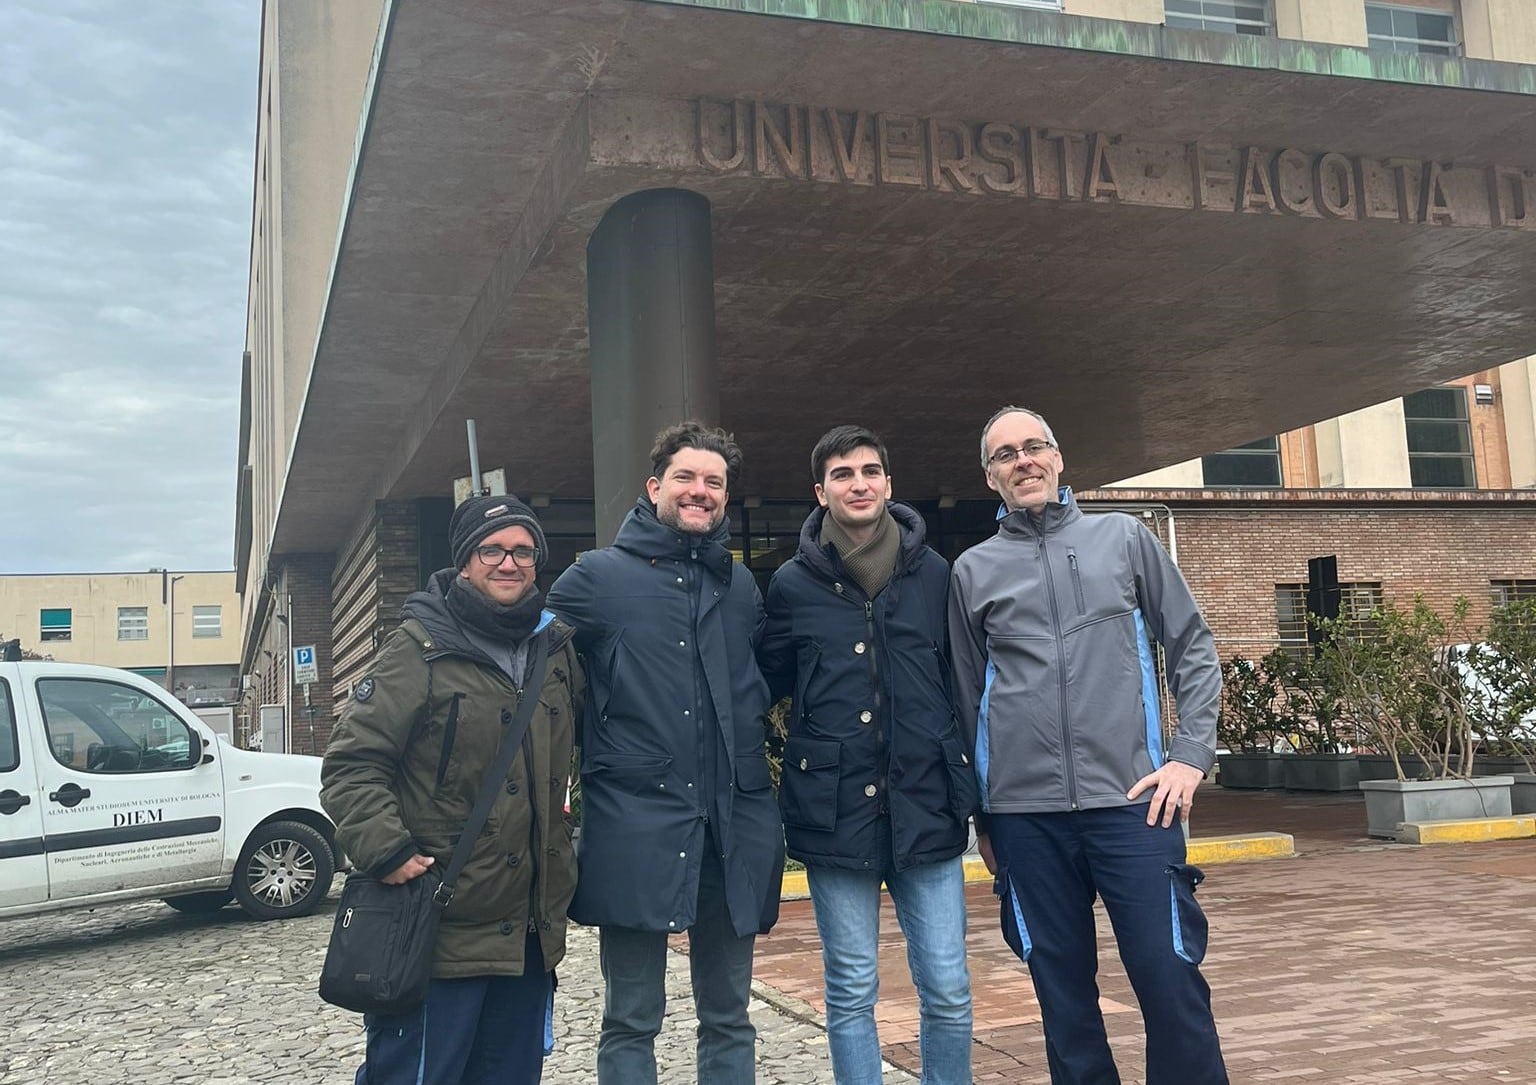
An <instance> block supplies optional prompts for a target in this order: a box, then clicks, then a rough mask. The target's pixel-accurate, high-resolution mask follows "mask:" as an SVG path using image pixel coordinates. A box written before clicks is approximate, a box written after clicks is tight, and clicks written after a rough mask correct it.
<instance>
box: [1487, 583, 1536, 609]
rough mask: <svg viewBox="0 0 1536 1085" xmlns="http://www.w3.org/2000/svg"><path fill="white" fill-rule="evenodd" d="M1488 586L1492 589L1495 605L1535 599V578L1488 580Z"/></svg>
mask: <svg viewBox="0 0 1536 1085" xmlns="http://www.w3.org/2000/svg"><path fill="white" fill-rule="evenodd" d="M1488 587H1489V588H1490V589H1491V591H1492V595H1493V600H1492V602H1493V605H1494V606H1495V607H1505V606H1508V605H1509V604H1510V603H1521V602H1524V601H1525V600H1527V599H1536V580H1490V581H1488Z"/></svg>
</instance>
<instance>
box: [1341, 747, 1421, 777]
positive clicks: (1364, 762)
mask: <svg viewBox="0 0 1536 1085" xmlns="http://www.w3.org/2000/svg"><path fill="white" fill-rule="evenodd" d="M1355 756H1356V758H1357V759H1358V760H1359V762H1360V779H1361V780H1395V779H1397V769H1396V768H1394V767H1393V765H1392V755H1391V754H1388V753H1362V754H1356V755H1355ZM1398 760H1399V761H1401V762H1402V765H1403V772H1405V773H1407V775H1408V779H1410V780H1422V779H1424V778H1425V777H1427V776H1428V775H1429V769H1428V767H1427V766H1425V764H1424V759H1423V758H1422V757H1415V756H1413V755H1412V754H1402V755H1401V756H1400V757H1399V758H1398Z"/></svg>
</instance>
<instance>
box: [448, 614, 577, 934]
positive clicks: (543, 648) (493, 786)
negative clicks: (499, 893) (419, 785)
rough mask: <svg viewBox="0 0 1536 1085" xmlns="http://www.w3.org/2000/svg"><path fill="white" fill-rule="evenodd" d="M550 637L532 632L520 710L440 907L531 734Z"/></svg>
mask: <svg viewBox="0 0 1536 1085" xmlns="http://www.w3.org/2000/svg"><path fill="white" fill-rule="evenodd" d="M548 639H549V638H548V634H547V633H545V632H544V631H540V632H538V633H535V634H534V635H533V641H532V643H531V644H530V645H529V646H528V665H527V667H526V668H525V669H524V671H523V685H522V688H521V689H519V690H518V696H517V713H516V715H514V716H513V717H512V722H511V723H510V724H508V725H507V730H506V733H505V734H503V735H502V736H501V745H500V746H499V747H498V748H497V750H496V761H495V763H494V764H492V765H491V767H490V768H488V769H487V770H486V773H485V779H484V780H483V781H482V782H481V784H480V796H479V798H477V799H476V800H475V807H474V809H473V810H471V811H470V812H469V818H468V820H466V821H465V822H464V829H463V832H461V833H460V834H459V843H458V845H457V846H456V847H455V848H454V849H453V857H452V858H451V859H449V861H448V869H447V870H446V871H445V872H444V873H443V881H442V884H441V885H439V886H438V887H437V891H436V892H435V893H434V894H433V899H434V900H436V901H437V903H438V905H439V906H440V907H443V908H446V907H447V906H448V902H449V901H450V900H452V899H453V887H454V884H455V883H456V882H458V880H459V875H460V874H461V873H463V871H464V864H465V863H467V862H469V853H470V852H471V851H473V850H474V847H475V841H476V840H477V839H478V838H479V836H480V830H481V829H483V828H484V827H485V819H486V818H487V817H489V816H490V814H491V806H492V805H493V804H494V803H495V802H496V794H497V792H499V791H500V790H501V788H502V785H503V784H504V783H505V782H506V778H507V771H508V770H509V769H511V767H512V759H513V758H514V757H516V756H517V751H518V750H519V749H521V748H522V745H523V736H524V735H525V734H527V733H528V723H529V721H530V720H532V719H533V706H534V705H536V704H538V702H539V691H540V690H542V689H543V688H544V669H545V664H546V663H547V662H548V658H547V656H548V653H547V648H548V645H547V644H546V641H547V640H548Z"/></svg>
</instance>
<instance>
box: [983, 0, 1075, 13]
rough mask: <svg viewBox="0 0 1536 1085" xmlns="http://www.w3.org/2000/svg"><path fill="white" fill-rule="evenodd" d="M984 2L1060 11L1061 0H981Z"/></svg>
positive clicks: (1011, 6) (1012, 6)
mask: <svg viewBox="0 0 1536 1085" xmlns="http://www.w3.org/2000/svg"><path fill="white" fill-rule="evenodd" d="M979 2H980V3H983V4H1002V5H1003V6H1004V7H1010V8H1038V9H1040V10H1041V11H1060V10H1061V0H979Z"/></svg>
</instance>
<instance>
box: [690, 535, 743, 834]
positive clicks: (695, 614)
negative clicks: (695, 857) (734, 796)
mask: <svg viewBox="0 0 1536 1085" xmlns="http://www.w3.org/2000/svg"><path fill="white" fill-rule="evenodd" d="M688 557H689V558H690V559H691V560H690V561H689V562H688V615H689V621H688V628H689V629H691V630H692V637H693V642H694V643H693V645H692V647H693V655H694V658H693V659H690V660H689V661H688V669H689V670H690V671H692V672H693V744H694V749H696V750H697V751H698V757H697V762H696V764H695V765H694V776H695V777H696V778H697V779H698V781H699V786H698V787H697V788H696V789H695V790H696V791H697V792H698V796H699V798H698V802H699V818H700V819H701V820H702V821H703V822H704V826H705V829H706V830H707V829H708V828H709V809H708V807H707V805H706V803H707V800H706V799H705V798H704V796H705V795H706V794H709V793H712V792H713V790H714V780H706V779H705V773H704V770H705V769H706V768H707V767H708V766H709V755H708V754H707V753H705V751H704V743H705V742H713V741H714V737H715V736H714V735H705V734H704V716H705V713H704V711H703V708H704V695H705V690H704V687H703V684H702V683H701V682H700V681H699V677H700V676H699V662H702V660H703V654H702V653H701V652H700V651H699V644H698V639H699V596H700V594H701V591H700V588H699V561H698V559H699V551H698V548H697V547H694V548H691V549H690V550H689V551H688ZM727 768H728V769H729V770H730V772H731V778H732V780H733V781H734V779H735V766H734V765H730V766H727ZM719 775H720V771H719V769H718V768H717V769H716V770H715V776H716V777H717V778H718V777H719ZM708 843H709V842H708V839H707V838H706V840H705V842H704V846H708ZM715 844H716V845H717V846H719V847H720V848H722V849H723V848H724V847H725V842H724V841H723V840H719V839H716V840H715Z"/></svg>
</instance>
